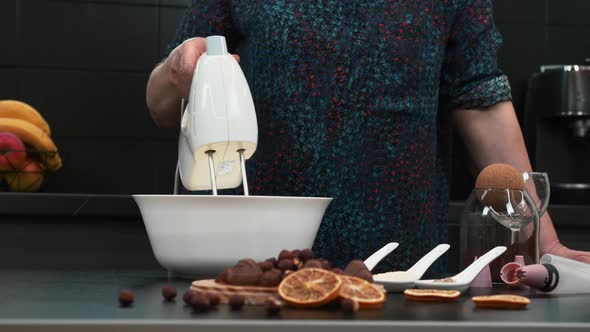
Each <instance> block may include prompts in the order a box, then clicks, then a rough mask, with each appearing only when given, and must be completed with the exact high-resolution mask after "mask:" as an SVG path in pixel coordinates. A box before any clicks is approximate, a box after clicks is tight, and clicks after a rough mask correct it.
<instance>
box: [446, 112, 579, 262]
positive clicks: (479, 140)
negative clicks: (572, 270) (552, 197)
mask: <svg viewBox="0 0 590 332" xmlns="http://www.w3.org/2000/svg"><path fill="white" fill-rule="evenodd" d="M453 122H454V125H455V127H456V128H457V129H458V131H459V134H460V135H461V136H462V138H463V140H464V142H465V145H466V146H467V149H468V151H469V153H470V155H471V157H472V159H473V162H474V163H475V164H476V167H477V169H478V170H481V169H482V168H484V167H485V166H487V165H490V164H493V163H507V164H510V165H512V166H514V167H516V168H517V169H519V170H521V171H531V170H532V169H531V163H530V161H529V158H528V154H527V150H526V146H525V143H524V139H523V136H522V132H521V129H520V125H519V124H518V120H517V118H516V114H515V112H514V107H513V105H512V102H509V101H506V102H501V103H498V104H495V105H493V106H491V107H489V108H486V109H473V110H456V111H454V112H453ZM546 253H552V254H556V255H559V256H564V257H568V258H572V259H576V260H579V261H583V262H586V263H590V252H583V251H575V250H570V249H568V248H566V247H565V246H563V245H562V244H561V243H560V242H559V238H558V236H557V233H556V231H555V228H554V226H553V222H552V221H551V217H550V216H549V213H545V214H544V215H543V217H542V218H541V254H546Z"/></svg>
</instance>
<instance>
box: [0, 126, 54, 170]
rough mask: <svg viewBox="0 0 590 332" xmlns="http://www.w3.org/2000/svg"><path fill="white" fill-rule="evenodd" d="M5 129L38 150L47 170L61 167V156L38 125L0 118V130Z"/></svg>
mask: <svg viewBox="0 0 590 332" xmlns="http://www.w3.org/2000/svg"><path fill="white" fill-rule="evenodd" d="M1 131H7V132H10V133H13V134H15V135H16V136H18V137H19V138H20V139H21V140H23V142H25V143H26V144H28V145H30V146H32V147H33V148H35V149H36V150H37V151H39V152H40V155H41V161H42V162H43V163H44V164H45V166H46V167H47V169H48V170H50V171H57V170H58V169H60V168H61V166H62V163H61V158H60V156H59V153H58V151H57V147H56V146H55V144H54V143H53V140H52V139H51V137H49V136H48V135H47V134H46V133H45V132H43V130H41V129H39V127H37V126H35V125H33V124H31V123H29V122H27V121H24V120H20V119H11V118H0V132H1Z"/></svg>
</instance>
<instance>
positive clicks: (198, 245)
mask: <svg viewBox="0 0 590 332" xmlns="http://www.w3.org/2000/svg"><path fill="white" fill-rule="evenodd" d="M133 198H134V199H135V201H136V202H137V205H138V206H139V209H140V211H141V216H142V218H143V221H144V224H145V228H146V230H147V234H148V236H149V239H150V243H151V245H152V250H153V252H154V256H155V257H156V259H157V261H158V262H159V263H160V265H162V266H163V267H164V268H165V269H167V270H168V271H170V272H173V273H174V274H176V275H180V276H186V277H190V276H196V275H203V274H212V273H218V272H220V271H222V270H223V269H225V268H227V267H230V266H233V265H234V264H235V263H237V261H238V260H240V259H244V258H251V259H254V260H256V261H260V260H264V259H267V258H269V257H276V256H277V255H278V253H279V252H280V251H281V250H282V249H288V250H293V249H303V248H311V246H312V244H313V241H314V239H315V236H316V233H317V231H318V228H319V226H320V223H321V221H322V218H323V216H324V212H325V211H326V208H327V207H328V205H329V204H330V202H331V201H332V199H331V198H323V197H317V198H316V197H283V196H211V195H133Z"/></svg>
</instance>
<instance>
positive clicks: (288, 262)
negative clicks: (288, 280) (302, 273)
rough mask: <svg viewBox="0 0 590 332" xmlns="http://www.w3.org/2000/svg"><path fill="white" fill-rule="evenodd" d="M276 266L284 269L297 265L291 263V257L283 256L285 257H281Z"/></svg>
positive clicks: (290, 268)
mask: <svg viewBox="0 0 590 332" xmlns="http://www.w3.org/2000/svg"><path fill="white" fill-rule="evenodd" d="M278 268H279V269H280V270H281V271H286V270H295V269H296V268H297V266H296V265H295V263H293V259H292V258H285V259H281V260H280V261H279V264H278Z"/></svg>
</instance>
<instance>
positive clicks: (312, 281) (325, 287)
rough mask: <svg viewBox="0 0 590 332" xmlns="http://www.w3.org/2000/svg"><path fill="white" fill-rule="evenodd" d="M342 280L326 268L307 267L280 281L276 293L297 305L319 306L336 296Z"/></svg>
mask: <svg viewBox="0 0 590 332" xmlns="http://www.w3.org/2000/svg"><path fill="white" fill-rule="evenodd" d="M341 285H342V280H341V279H340V278H339V276H338V275H336V274H335V273H332V272H330V271H328V270H323V269H316V268H307V269H301V270H298V271H296V272H293V273H291V274H289V275H288V276H287V277H286V278H285V279H283V280H282V281H281V283H280V284H279V288H278V293H279V295H280V296H281V298H283V300H285V302H287V303H289V304H291V305H293V306H297V307H306V308H308V307H319V306H321V305H324V304H326V303H328V302H330V301H332V300H334V299H336V298H337V297H338V290H339V289H340V286H341Z"/></svg>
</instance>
